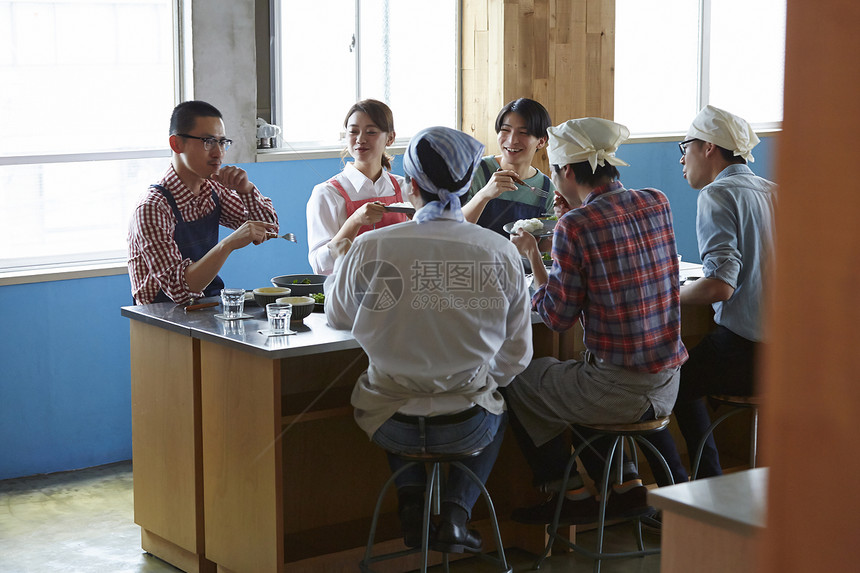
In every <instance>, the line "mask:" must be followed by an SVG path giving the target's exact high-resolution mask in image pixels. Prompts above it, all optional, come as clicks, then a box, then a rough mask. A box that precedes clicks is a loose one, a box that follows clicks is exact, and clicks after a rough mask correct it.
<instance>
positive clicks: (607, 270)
mask: <svg viewBox="0 0 860 573" xmlns="http://www.w3.org/2000/svg"><path fill="white" fill-rule="evenodd" d="M552 258H553V261H554V263H553V266H552V270H551V272H550V275H549V280H548V282H547V284H545V285H543V286H542V287H541V288H539V289H538V291H537V292H536V293H535V295H534V297H533V298H532V306H533V308H534V309H535V310H536V311H537V312H538V313H539V314H540V316H541V318H543V321H544V322H545V323H546V324H547V325H548V326H549V327H550V328H552V329H553V330H556V331H564V330H567V329H569V328H570V327H571V326H573V324H574V321H575V320H576V319H579V320H580V321H581V322H582V326H583V329H584V331H585V337H584V338H585V346H586V348H587V349H588V350H589V351H590V352H591V353H592V354H594V355H595V356H596V357H597V358H598V359H602V360H605V361H606V362H609V363H611V364H614V365H616V366H620V367H623V368H626V369H629V370H634V371H639V372H652V373H653V372H659V371H661V370H664V369H669V368H677V367H679V366H680V365H681V364H683V363H684V361H686V359H687V349H686V348H685V347H684V345H683V343H682V342H681V303H680V284H679V273H678V257H677V250H676V247H675V233H674V230H673V228H672V212H671V210H670V208H669V200H668V199H667V198H666V196H665V195H664V194H663V193H661V192H660V191H658V190H656V189H641V190H632V189H624V187H623V186H622V185H621V182H620V181H614V182H612V183H610V184H609V185H606V186H603V187H598V188H595V189H594V190H593V191H592V192H591V193H590V194H589V195H588V197H586V198H585V201H583V203H582V205H581V206H580V207H578V208H575V209H572V210H570V211H569V212H568V213H566V214H565V215H564V216H563V217H561V219H559V221H558V224H557V225H556V227H555V234H554V237H553V244H552Z"/></svg>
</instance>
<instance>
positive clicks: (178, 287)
mask: <svg viewBox="0 0 860 573" xmlns="http://www.w3.org/2000/svg"><path fill="white" fill-rule="evenodd" d="M158 183H159V185H161V186H163V187H165V188H167V190H168V191H170V192H171V193H172V194H173V197H174V199H175V200H176V206H177V207H178V208H179V213H180V214H181V215H182V218H183V219H184V220H185V221H195V220H197V219H200V218H201V217H203V216H205V215H207V214H209V213H211V212H212V210H213V209H214V208H215V202H214V201H213V200H212V192H211V191H212V189H213V188H214V189H215V192H216V193H217V194H218V200H219V201H220V203H221V218H220V220H219V223H220V224H221V225H223V226H225V227H228V228H230V229H237V228H239V227H240V226H242V224H243V223H244V222H245V221H266V222H270V223H277V222H278V215H277V214H276V213H275V209H274V208H273V207H272V200H271V199H269V198H268V197H263V196H262V195H261V194H260V192H259V191H258V190H257V189H254V191H253V192H252V193H250V194H247V195H243V194H239V193H237V192H235V191H231V190H229V189H227V188H226V187H224V186H223V185H221V184H220V183H216V182H214V181H205V182H204V183H203V187H202V188H201V190H200V194H198V195H196V196H195V195H194V194H193V193H192V192H191V190H190V189H188V187H186V186H185V184H184V183H182V181H181V180H180V179H179V176H178V175H177V174H176V171H175V170H174V169H173V166H172V165H171V166H170V168H169V169H168V170H167V173H165V174H164V177H163V178H162V179H161V181H159V182H158ZM175 228H176V219H175V217H174V216H173V211H172V210H171V209H170V205H169V204H168V203H167V199H165V198H164V195H162V194H161V193H160V192H159V191H157V190H156V189H153V188H150V189H149V190H148V191H147V193H146V194H145V195H144V196H143V197H142V198H141V200H140V202H139V203H138V204H137V207H135V209H134V213H133V214H132V216H131V222H130V224H129V229H128V276H129V279H130V280H131V293H132V295H134V300H135V302H136V303H137V304H148V303H150V302H152V300H153V299H154V298H155V296H156V295H157V294H158V291H159V289H160V290H163V291H164V293H165V294H166V295H167V296H169V297H170V298H171V299H172V300H173V301H175V302H176V303H184V302H188V301H189V300H191V299H192V298H200V297H202V296H203V292H202V291H192V290H190V289H189V288H188V285H187V284H186V282H185V269H186V268H188V266H189V265H191V263H193V262H195V261H192V260H190V259H184V258H183V257H182V254H181V253H180V252H179V247H177V246H176V243H175V242H174V240H173V231H174V229H175Z"/></svg>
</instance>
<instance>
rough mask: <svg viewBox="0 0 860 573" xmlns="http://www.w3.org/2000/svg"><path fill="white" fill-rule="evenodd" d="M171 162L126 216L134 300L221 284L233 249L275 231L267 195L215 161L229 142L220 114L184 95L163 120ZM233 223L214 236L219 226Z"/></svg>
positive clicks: (187, 295)
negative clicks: (221, 274)
mask: <svg viewBox="0 0 860 573" xmlns="http://www.w3.org/2000/svg"><path fill="white" fill-rule="evenodd" d="M169 141H170V149H171V151H172V152H173V158H172V160H171V164H170V167H169V168H168V170H167V172H166V173H165V174H164V176H163V177H162V178H161V180H160V181H159V182H158V183H156V184H153V185H151V186H150V187H149V189H148V191H147V193H146V194H145V195H144V196H143V198H142V199H141V201H140V202H139V203H138V205H137V207H136V208H135V210H134V213H133V214H132V217H131V223H130V225H129V232H128V271H129V272H128V276H129V279H130V280H131V292H132V294H133V295H134V300H135V302H136V303H137V304H148V303H151V302H168V301H171V300H172V301H173V302H175V303H178V304H179V303H186V302H189V301H190V300H191V299H192V298H201V297H205V296H215V295H217V294H219V293H220V290H221V289H222V288H223V287H224V282H223V281H222V280H221V278H220V277H219V276H218V271H219V270H221V267H222V266H223V265H224V263H225V262H226V261H227V257H228V256H229V255H230V253H232V252H233V251H235V250H236V249H241V248H242V247H245V246H247V245H249V244H251V243H254V244H255V245H259V244H260V243H262V242H263V241H265V240H266V239H267V238H268V237H269V236H270V235H269V233H273V232H276V231H277V230H278V215H277V214H276V213H275V209H274V208H273V207H272V201H271V199H269V198H268V197H263V196H262V195H261V194H260V192H259V191H258V190H257V188H256V187H255V186H254V184H253V183H251V182H250V181H249V180H248V175H247V173H245V171H244V170H242V169H240V168H239V167H235V166H224V167H222V165H221V161H222V159H223V158H224V154H225V153H226V151H227V149H229V147H230V144H231V143H232V141H231V140H229V139H227V138H226V137H224V122H223V120H222V116H221V112H220V111H218V110H217V109H216V108H215V107H214V106H212V105H210V104H208V103H206V102H203V101H186V102H184V103H181V104H179V105H178V106H176V108H175V109H174V110H173V114H172V116H171V118H170V140H169ZM219 225H223V226H225V227H228V228H230V229H235V231H233V233H231V234H230V235H229V236H227V237H226V238H224V239H223V240H221V241H219V240H218V227H219Z"/></svg>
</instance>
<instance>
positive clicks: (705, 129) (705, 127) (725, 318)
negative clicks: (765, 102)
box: [656, 105, 776, 483]
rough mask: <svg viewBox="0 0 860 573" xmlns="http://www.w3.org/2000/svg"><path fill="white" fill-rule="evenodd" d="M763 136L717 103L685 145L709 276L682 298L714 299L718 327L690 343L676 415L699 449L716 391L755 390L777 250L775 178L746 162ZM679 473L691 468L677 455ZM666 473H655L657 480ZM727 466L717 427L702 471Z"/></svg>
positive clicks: (712, 472)
mask: <svg viewBox="0 0 860 573" xmlns="http://www.w3.org/2000/svg"><path fill="white" fill-rule="evenodd" d="M758 143H759V138H758V137H757V136H756V134H755V132H754V131H753V129H752V127H750V125H749V124H748V123H747V122H746V121H745V120H744V119H742V118H740V117H738V116H736V115H733V114H731V113H729V112H727V111H725V110H722V109H719V108H716V107H714V106H711V105H709V106H706V107H705V108H704V109H702V110H701V111H700V112H699V114H698V115H697V116H696V117H695V119H694V120H693V122H692V124H691V125H690V129H689V130H688V131H687V135H686V137H685V138H684V141H683V142H681V143H680V147H681V160H680V161H681V166H682V173H683V176H684V178H685V179H686V180H687V183H689V185H690V187H692V188H693V189H699V190H700V191H699V196H698V199H697V205H696V239H697V241H698V244H699V255H700V257H701V260H702V265H703V278H701V279H699V280H697V281H694V282H690V283H687V284H684V286H682V287H681V302H682V303H683V304H710V305H711V306H712V307H713V309H714V322H716V324H717V326H716V329H714V330H713V331H711V332H710V333H708V334H707V335H706V336H705V338H704V339H703V340H702V341H701V342H700V343H699V344H698V345H696V346H695V347H694V348H692V349H691V350H690V359H689V360H688V361H687V363H686V364H684V366H683V368H681V385H680V387H679V389H678V398H677V401H676V402H675V408H674V413H675V418H676V420H677V421H678V426H679V427H680V429H681V433H682V434H683V436H684V441H685V442H686V444H687V451H688V452H690V455H691V456H693V455H694V453H695V452H696V450H697V448H698V444H699V442H700V441H701V439H702V437H703V436H704V435H705V433H706V431H707V429H708V426H710V424H711V419H710V416H709V414H708V410H707V406H706V404H705V400H704V397H705V396H708V395H709V394H730V395H737V396H751V395H753V394H754V393H755V391H756V388H755V366H756V360H757V357H758V354H759V353H760V352H761V345H762V343H763V342H764V340H765V333H764V332H763V330H762V305H763V300H762V299H763V295H764V291H765V288H766V278H767V267H768V265H769V264H770V262H771V255H772V253H773V225H774V210H775V206H776V185H775V184H774V183H773V182H771V181H768V180H767V179H764V178H762V177H759V176H757V175H756V174H754V173H753V171H752V169H750V168H749V166H748V165H747V161H750V162H752V161H755V159H754V158H753V155H752V149H753V148H754V147H755V146H756V145H757V144H758ZM670 466H671V469H672V473H673V474H674V476H675V481H676V482H677V481H681V480H684V479H686V470H685V469H684V467H683V466H681V465H680V462H678V463H676V464H672V463H670ZM662 473H663V472H659V473H658V474H656V476H657V478H658V483H660V482H661V481H663V479H665V478H662ZM721 474H722V468H721V466H720V459H719V454H718V453H717V449H716V444H715V442H714V438H713V435H711V436H710V437H709V438H708V440H707V442H706V443H705V448H704V450H703V452H702V460H701V464H700V466H699V473H698V477H710V476H716V475H721Z"/></svg>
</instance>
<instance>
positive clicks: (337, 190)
mask: <svg viewBox="0 0 860 573" xmlns="http://www.w3.org/2000/svg"><path fill="white" fill-rule="evenodd" d="M343 126H344V128H346V138H347V148H346V152H347V153H348V154H349V155H351V156H352V158H353V162H352V163H347V164H346V165H345V166H344V169H343V171H341V172H340V173H339V174H337V175H335V176H334V177H332V178H331V179H329V180H328V181H325V182H323V183H320V184H318V185H316V186H315V187H314V189H313V191H312V192H311V197H310V199H309V200H308V205H307V221H308V249H309V250H308V261H309V262H310V264H311V268H312V269H313V271H314V272H315V273H317V274H321V275H328V274H331V272H332V268H333V267H334V259H333V258H332V256H331V254H330V252H329V249H328V245H329V242H331V241H341V240H342V239H349V240H351V241H352V240H355V238H356V237H357V236H358V235H361V234H362V233H364V232H366V231H369V230H371V229H375V228H376V229H378V228H380V227H385V226H387V225H392V224H394V223H402V222H403V221H406V220H408V217H407V216H406V215H404V214H402V213H389V212H387V211H386V209H385V205H391V204H393V203H402V202H404V199H403V191H402V189H403V183H404V180H403V178H402V177H400V176H399V175H394V174H392V173H391V157H389V156H388V155H387V154H386V153H385V148H386V147H387V146H389V145H391V144H392V143H394V138H395V135H396V134H395V131H394V116H393V115H392V113H391V109H389V107H388V106H387V105H385V104H384V103H382V102H381V101H377V100H374V99H366V100H362V101H359V102H357V103H355V104H354V105H353V106H352V107H351V108H349V111H348V112H347V113H346V118H345V119H344V121H343Z"/></svg>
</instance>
